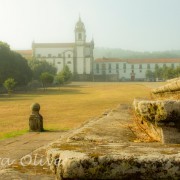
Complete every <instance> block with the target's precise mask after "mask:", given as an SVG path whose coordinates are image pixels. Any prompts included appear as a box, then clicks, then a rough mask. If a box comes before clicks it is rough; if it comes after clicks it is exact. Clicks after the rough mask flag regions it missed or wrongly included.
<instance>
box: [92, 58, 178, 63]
mask: <svg viewBox="0 0 180 180" xmlns="http://www.w3.org/2000/svg"><path fill="white" fill-rule="evenodd" d="M95 62H127V63H130V64H140V63H141V64H143V63H180V58H156V59H118V58H98V59H96V60H95Z"/></svg>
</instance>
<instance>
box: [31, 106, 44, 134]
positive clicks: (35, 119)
mask: <svg viewBox="0 0 180 180" xmlns="http://www.w3.org/2000/svg"><path fill="white" fill-rule="evenodd" d="M31 110H32V114H31V115H30V117H29V131H35V132H42V131H43V130H44V129H43V117H42V116H41V114H39V110H40V105H39V104H38V103H34V104H32V105H31Z"/></svg>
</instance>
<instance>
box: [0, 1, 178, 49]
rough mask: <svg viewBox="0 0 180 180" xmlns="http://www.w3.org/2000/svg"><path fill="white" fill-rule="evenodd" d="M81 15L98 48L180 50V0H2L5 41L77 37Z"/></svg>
mask: <svg viewBox="0 0 180 180" xmlns="http://www.w3.org/2000/svg"><path fill="white" fill-rule="evenodd" d="M79 14H80V16H81V19H82V21H83V22H84V24H85V27H86V34H87V40H88V41H90V40H91V39H92V36H93V37H94V41H95V46H96V47H109V48H122V49H128V50H138V51H154V50H155V51H159V50H160V51H161V50H172V49H174V50H175V49H180V0H0V24H1V25H0V41H4V42H7V43H8V44H9V45H10V46H11V48H12V49H30V48H31V44H32V41H33V40H34V41H35V42H74V27H75V23H76V22H77V20H78V18H79Z"/></svg>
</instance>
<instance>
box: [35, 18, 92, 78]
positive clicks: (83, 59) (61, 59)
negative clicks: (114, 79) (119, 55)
mask: <svg viewBox="0 0 180 180" xmlns="http://www.w3.org/2000/svg"><path fill="white" fill-rule="evenodd" d="M74 33H75V42H73V43H34V42H33V43H32V51H33V57H34V58H35V59H37V60H40V61H47V62H49V63H51V64H53V65H54V66H55V67H56V68H57V72H60V71H62V69H63V68H64V67H65V66H68V67H69V69H70V70H71V72H72V73H73V75H74V77H75V79H77V80H92V75H93V61H94V59H93V49H94V41H93V40H92V41H91V42H86V30H85V26H84V23H83V22H82V21H81V18H79V20H78V22H77V23H76V25H75V30H74Z"/></svg>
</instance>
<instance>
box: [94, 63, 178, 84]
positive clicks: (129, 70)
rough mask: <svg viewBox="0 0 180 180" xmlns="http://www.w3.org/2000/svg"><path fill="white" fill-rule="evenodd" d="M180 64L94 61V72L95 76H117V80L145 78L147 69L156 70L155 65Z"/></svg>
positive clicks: (170, 64)
mask: <svg viewBox="0 0 180 180" xmlns="http://www.w3.org/2000/svg"><path fill="white" fill-rule="evenodd" d="M157 65H158V67H163V66H167V67H172V65H173V66H174V68H176V67H177V66H180V63H140V64H132V63H127V62H98V63H97V62H94V66H93V72H94V75H95V76H98V75H99V76H102V75H104V76H111V77H117V80H118V81H119V80H133V79H132V78H133V77H132V76H134V80H145V79H146V71H147V70H148V69H149V70H151V71H155V67H156V66H157Z"/></svg>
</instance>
